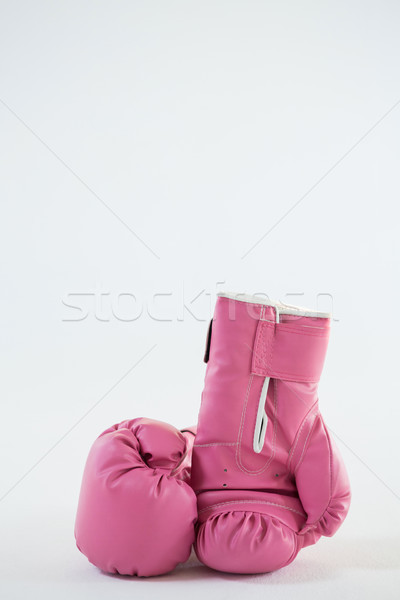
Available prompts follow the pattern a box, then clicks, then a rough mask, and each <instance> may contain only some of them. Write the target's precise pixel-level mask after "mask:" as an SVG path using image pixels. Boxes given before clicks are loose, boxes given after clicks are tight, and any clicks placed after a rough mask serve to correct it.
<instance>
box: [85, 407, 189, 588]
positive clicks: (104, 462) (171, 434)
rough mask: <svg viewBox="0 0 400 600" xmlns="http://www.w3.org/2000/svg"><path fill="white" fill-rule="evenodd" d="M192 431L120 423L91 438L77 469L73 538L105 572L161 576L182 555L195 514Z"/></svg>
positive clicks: (183, 557) (163, 425) (135, 421)
mask: <svg viewBox="0 0 400 600" xmlns="http://www.w3.org/2000/svg"><path fill="white" fill-rule="evenodd" d="M194 435H195V428H189V429H186V430H183V431H182V432H181V431H178V430H177V429H175V427H172V425H167V424H166V423H162V422H161V421H154V420H151V419H133V420H132V421H124V422H122V423H119V424H118V425H114V426H113V427H110V429H107V430H106V431H104V433H102V434H101V435H100V437H98V438H97V440H96V441H95V442H94V444H93V446H92V448H91V450H90V453H89V456H88V459H87V462H86V466H85V471H84V474H83V480H82V486H81V492H80V498H79V504H78V511H77V515H76V522H75V538H76V544H77V546H78V548H79V550H80V551H81V552H82V553H83V554H85V556H87V558H88V559H89V561H90V562H91V563H93V564H94V565H96V566H97V567H99V568H100V569H102V570H103V571H107V572H108V573H120V574H121V575H139V576H148V575H161V574H163V573H166V572H168V571H171V570H172V569H174V568H175V567H176V565H177V564H178V563H180V562H184V561H186V560H187V559H188V557H189V555H190V551H191V547H192V544H193V542H194V524H195V521H196V519H197V508H196V496H195V494H194V492H193V490H192V489H191V488H190V486H189V485H188V483H187V481H188V479H189V478H190V467H191V455H192V447H193V440H194Z"/></svg>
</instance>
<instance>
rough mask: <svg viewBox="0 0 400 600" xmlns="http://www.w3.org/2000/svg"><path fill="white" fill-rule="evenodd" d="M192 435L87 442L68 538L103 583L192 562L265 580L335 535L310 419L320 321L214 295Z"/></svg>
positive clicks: (329, 442) (315, 427) (327, 451)
mask: <svg viewBox="0 0 400 600" xmlns="http://www.w3.org/2000/svg"><path fill="white" fill-rule="evenodd" d="M211 325H212V326H210V329H209V334H208V340H207V349H206V357H205V361H206V362H207V369H206V376H205V385H204V390H203V394H202V400H201V407H200V413H199V420H198V425H197V428H196V427H193V428H192V427H189V428H187V429H184V430H182V431H178V430H177V429H175V428H174V427H173V426H171V425H167V424H166V423H162V422H159V421H153V420H150V419H144V418H138V419H133V420H131V421H124V422H122V423H119V424H118V425H114V426H113V427H111V428H110V429H107V430H106V431H105V432H104V433H102V434H101V435H100V437H99V438H98V439H97V440H96V441H95V442H94V444H93V446H92V448H91V450H90V453H89V457H88V459H87V463H86V467H85V471H84V475H83V481H82V487H81V493H80V498H79V505H78V511H77V516H76V523H75V537H76V542H77V546H78V548H79V550H80V551H81V552H83V554H85V555H86V556H87V558H88V559H89V561H90V562H91V563H93V564H94V565H96V566H97V567H99V568H100V569H102V570H103V571H107V572H110V573H120V574H123V575H139V576H149V575H161V574H163V573H167V572H168V571H171V570H172V569H174V568H175V566H176V565H177V564H178V563H181V562H184V561H186V560H187V559H188V557H189V555H190V552H191V548H192V545H193V544H194V548H195V551H196V554H197V557H198V558H199V560H200V561H201V562H202V563H203V564H205V565H207V566H209V567H211V568H213V569H216V570H219V571H225V572H231V573H265V572H269V571H274V570H276V569H280V568H281V567H284V566H286V565H288V564H289V563H291V562H292V561H293V560H294V558H295V557H296V555H297V554H298V552H299V551H300V550H301V548H304V547H305V546H309V545H311V544H315V543H316V542H317V541H318V539H319V538H320V537H321V536H322V535H323V536H332V535H333V534H334V533H335V532H336V531H337V529H338V528H339V527H340V525H341V523H342V522H343V520H344V518H345V517H346V514H347V512H348V509H349V505H350V486H349V481H348V477H347V473H346V469H345V467H344V464H343V462H342V459H341V456H340V454H339V452H338V450H337V448H336V446H335V444H334V441H333V439H332V437H331V435H330V434H329V431H328V430H327V428H326V426H325V423H324V421H323V419H322V416H321V413H320V412H319V406H318V381H319V379H320V376H321V372H322V368H323V364H324V359H325V354H326V350H327V345H328V338H329V330H330V315H329V314H324V313H320V312H315V311H312V310H306V309H300V308H296V307H289V306H286V305H282V304H280V303H274V302H268V301H263V300H260V298H258V297H256V296H245V295H243V294H241V295H233V294H219V297H218V300H217V304H216V308H215V313H214V319H213V321H212V322H211Z"/></svg>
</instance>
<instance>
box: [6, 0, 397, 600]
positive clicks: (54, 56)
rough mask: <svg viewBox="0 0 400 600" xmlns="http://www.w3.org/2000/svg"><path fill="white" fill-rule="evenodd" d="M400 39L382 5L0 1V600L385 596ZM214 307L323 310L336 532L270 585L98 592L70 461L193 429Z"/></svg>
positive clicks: (203, 573)
mask: <svg viewBox="0 0 400 600" xmlns="http://www.w3.org/2000/svg"><path fill="white" fill-rule="evenodd" d="M399 27H400V5H399V4H398V3H397V2H396V1H394V0H393V1H389V0H383V1H382V0H380V1H366V2H365V1H364V2H361V1H354V0H351V1H350V2H349V1H346V2H345V1H335V2H333V1H330V2H326V1H316V0H315V1H302V2H296V1H294V0H293V1H282V2H272V1H268V0H265V1H262V0H201V1H200V0H198V1H194V0H186V1H184V0H180V1H179V0H169V1H166V0H165V1H163V0H149V1H147V2H145V1H144V0H143V1H137V0H130V1H118V2H104V1H98V0H96V1H94V0H93V1H87V0H85V1H83V2H81V1H80V2H78V1H77V0H68V1H67V0H63V1H58V2H51V1H50V0H49V1H47V2H45V1H35V2H32V1H26V2H22V1H19V0H13V1H11V0H10V1H1V2H0V65H1V66H0V128H1V139H0V153H1V157H0V164H1V166H0V169H1V174H0V197H1V220H0V260H1V280H0V281H1V294H0V319H1V336H0V350H1V356H0V363H1V380H0V386H1V392H0V393H1V423H2V428H1V437H0V444H1V446H0V447H1V480H0V488H1V489H0V496H1V497H2V500H1V502H0V520H1V522H0V552H1V556H0V581H1V583H0V594H1V597H2V598H7V599H14V598H15V599H20V598H28V597H29V598H47V597H51V598H54V597H56V598H71V596H72V594H73V595H74V596H75V597H76V598H81V597H82V598H96V599H100V598H110V597H113V598H114V597H115V598H128V597H129V598H132V597H139V598H153V597H154V598H159V597H161V596H162V597H176V595H177V594H181V595H182V596H183V595H188V596H190V597H191V598H193V599H195V598H203V597H208V598H236V597H237V598H243V597H246V598H247V597H248V598H252V597H257V598H260V597H263V598H269V597H274V598H288V597H290V598H292V597H294V596H295V597H296V598H303V597H306V596H307V597H309V596H310V594H313V595H316V594H321V595H322V596H323V597H324V598H338V597H341V598H361V597H362V598H376V597H378V596H379V597H380V598H385V599H386V598H397V597H398V594H399V591H398V590H399V586H400V577H399V570H400V538H399V534H400V518H399V514H400V501H399V500H400V470H399V464H398V463H399V451H398V442H397V440H398V432H399V426H400V425H399V422H400V420H399V417H400V410H399V377H398V372H399V352H398V337H399V334H400V326H399V316H398V313H399V308H398V303H399V301H400V294H399V292H400V289H399V259H400V252H399V250H400V249H399V216H400V211H399V191H400V183H399V160H400V144H399V133H400V77H399V75H400V72H399V63H400V36H399ZM396 103H397V104H396ZM292 207H293V210H290V209H292ZM288 211H290V212H289V213H288ZM286 213H288V214H286ZM285 215H286V216H285ZM265 234H267V235H265ZM263 236H265V237H263ZM139 238H140V239H141V240H143V242H144V243H142V242H141V241H140V239H139ZM261 238H262V239H261ZM260 239H261V241H260V243H258V244H257V245H256V246H255V247H254V248H253V246H254V245H255V244H256V243H257V242H258V241H259V240H260ZM250 249H252V250H251V251H250V252H249V250H250ZM155 255H157V256H155ZM244 255H245V256H244ZM243 256H244V258H243ZM218 289H220V290H222V289H224V290H228V291H236V292H248V293H257V292H258V293H260V292H263V293H265V294H268V295H269V297H270V298H272V299H280V300H281V301H287V302H291V303H293V304H296V303H297V304H301V305H305V306H310V307H311V308H320V309H327V310H333V313H334V319H335V320H334V322H333V327H332V335H331V342H330V348H329V352H328V356H327V360H326V363H325V370H324V374H323V377H322V381H321V385H320V404H321V410H322V412H323V415H324V417H325V420H326V422H327V424H328V426H330V428H331V430H332V431H333V432H334V434H335V436H336V440H337V443H338V445H339V448H340V450H341V451H342V453H343V456H344V459H345V462H346V465H347V467H348V470H349V475H350V478H351V483H352V491H353V501H352V506H351V510H350V513H349V516H348V518H347V520H346V522H345V523H344V525H343V527H342V528H341V529H340V530H339V532H338V533H337V535H336V536H335V537H334V538H332V539H324V540H321V541H320V542H319V543H318V544H317V545H316V546H314V547H312V548H308V549H305V550H304V551H302V552H301V553H300V555H299V556H298V558H297V559H296V561H295V562H294V563H293V564H292V565H290V566H289V567H287V568H286V569H283V570H281V571H279V572H276V573H273V574H269V575H263V576H256V577H240V576H233V575H230V576H229V575H224V574H220V573H216V572H213V571H211V570H208V569H206V568H205V567H202V566H201V565H200V564H199V563H198V562H197V560H196V559H195V558H194V557H192V559H191V560H190V561H189V563H187V564H186V565H185V566H184V567H180V568H179V569H178V570H176V571H175V572H174V573H172V574H170V575H167V576H165V577H160V578H156V579H148V580H138V579H130V578H122V577H121V578H119V577H112V576H107V575H105V574H102V573H101V572H100V571H98V570H97V569H96V568H95V567H93V566H92V565H90V564H89V563H88V562H87V560H86V558H85V557H84V556H83V555H81V554H80V553H79V552H78V550H77V549H76V548H75V545H74V538H73V525H74V517H75V509H76V504H77V499H78V493H79V486H80V480H81V476H82V471H83V466H84V462H85V459H86V455H87V452H88V450H89V447H90V445H91V443H92V441H93V440H94V438H95V437H96V436H97V435H98V434H99V433H100V432H101V431H103V430H104V429H105V428H106V427H108V426H109V425H110V424H112V423H115V422H118V421H120V420H121V419H124V418H131V417H132V418H133V417H135V416H144V415H145V416H149V417H155V418H159V419H162V420H166V421H169V422H172V423H174V424H175V425H177V426H185V425H188V424H190V423H192V422H195V421H196V418H197V412H198V407H199V400H200V393H201V389H202V385H203V377H204V364H203V363H202V355H203V348H204V342H205V336H206V329H207V322H208V319H209V317H210V316H211V313H212V307H213V303H214V300H215V293H216V291H217V290H218ZM74 294H84V296H75V295H74ZM121 294H122V296H121ZM124 294H125V295H124ZM127 294H128V295H127ZM155 294H164V295H163V296H158V297H154V295H155ZM198 295H199V297H198V298H197V299H195V297H196V296H198ZM133 296H135V298H136V300H134V298H133ZM67 305H70V306H67ZM71 305H73V306H75V307H77V308H71ZM185 307H186V308H185ZM188 309H190V311H189V310H188ZM141 310H142V313H141V314H140V311H141ZM77 319H81V320H77ZM127 319H131V320H130V321H129V320H127Z"/></svg>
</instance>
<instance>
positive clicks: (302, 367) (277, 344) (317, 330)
mask: <svg viewBox="0 0 400 600" xmlns="http://www.w3.org/2000/svg"><path fill="white" fill-rule="evenodd" d="M328 339H329V327H327V326H326V324H325V323H324V326H323V327H317V326H315V327H313V326H310V327H307V326H304V325H296V324H294V323H293V322H291V323H274V322H272V321H265V320H260V321H259V323H258V326H257V333H256V338H255V342H254V347H253V359H252V368H251V372H252V373H254V374H255V375H262V376H263V377H273V378H275V379H284V380H286V381H304V382H318V381H319V379H320V377H321V373H322V368H323V366H324V360H325V355H326V350H327V347H328Z"/></svg>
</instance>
